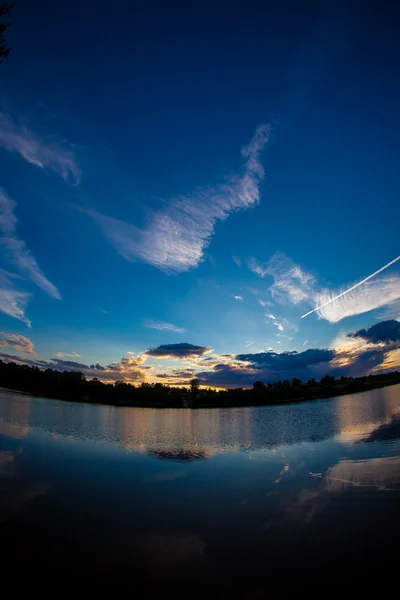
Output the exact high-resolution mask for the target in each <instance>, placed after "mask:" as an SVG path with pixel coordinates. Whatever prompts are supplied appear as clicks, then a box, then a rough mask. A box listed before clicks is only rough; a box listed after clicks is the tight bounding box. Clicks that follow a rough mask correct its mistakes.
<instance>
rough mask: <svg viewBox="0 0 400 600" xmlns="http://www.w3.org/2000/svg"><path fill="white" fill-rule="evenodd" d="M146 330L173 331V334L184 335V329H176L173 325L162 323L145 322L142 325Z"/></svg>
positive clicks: (176, 326)
mask: <svg viewBox="0 0 400 600" xmlns="http://www.w3.org/2000/svg"><path fill="white" fill-rule="evenodd" d="M144 326H145V327H147V328H148V329H158V330H159V331H173V332H175V333H184V332H185V331H186V329H184V328H183V327H178V325H174V324H173V323H165V322H164V321H146V322H145V324H144Z"/></svg>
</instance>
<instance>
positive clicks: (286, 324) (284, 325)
mask: <svg viewBox="0 0 400 600" xmlns="http://www.w3.org/2000/svg"><path fill="white" fill-rule="evenodd" d="M264 317H265V319H266V321H265V322H266V323H269V322H271V323H272V324H273V325H275V327H276V328H277V329H278V331H281V332H282V331H285V330H288V329H291V330H293V331H298V327H297V325H295V324H294V323H292V322H291V321H289V320H288V319H284V318H281V317H276V316H275V315H273V314H272V313H265V315H264Z"/></svg>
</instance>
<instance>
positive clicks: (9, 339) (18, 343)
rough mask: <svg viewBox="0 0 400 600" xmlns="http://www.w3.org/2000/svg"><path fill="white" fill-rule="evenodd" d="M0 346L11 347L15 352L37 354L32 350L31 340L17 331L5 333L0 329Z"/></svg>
mask: <svg viewBox="0 0 400 600" xmlns="http://www.w3.org/2000/svg"><path fill="white" fill-rule="evenodd" d="M0 347H1V348H12V349H13V350H16V351H17V352H22V353H23V354H31V355H32V356H37V355H36V352H35V351H34V347H35V346H34V345H33V342H31V340H30V339H28V338H27V337H25V336H24V335H20V334H19V333H7V332H6V331H0Z"/></svg>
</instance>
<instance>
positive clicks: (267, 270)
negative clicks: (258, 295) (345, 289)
mask: <svg viewBox="0 0 400 600" xmlns="http://www.w3.org/2000/svg"><path fill="white" fill-rule="evenodd" d="M248 266H249V269H250V270H251V271H252V272H253V273H255V274H256V275H258V276H259V277H265V276H266V275H269V276H270V277H272V278H273V280H274V282H273V284H272V285H271V287H270V292H271V294H272V297H273V298H274V299H275V300H276V301H277V302H279V303H281V304H285V303H286V302H288V301H289V302H292V303H293V304H297V303H299V302H302V301H305V300H307V299H308V298H310V297H311V294H312V291H313V286H314V284H315V279H314V277H313V276H312V275H311V274H310V273H307V272H306V271H304V270H303V269H302V268H301V267H300V266H299V265H296V264H295V263H294V262H293V261H292V259H291V258H289V257H288V256H286V255H285V254H283V253H282V252H277V253H276V254H274V255H273V256H272V257H271V258H270V259H269V261H268V262H267V263H265V264H262V263H260V262H259V261H257V260H255V259H251V260H250V261H249V263H248Z"/></svg>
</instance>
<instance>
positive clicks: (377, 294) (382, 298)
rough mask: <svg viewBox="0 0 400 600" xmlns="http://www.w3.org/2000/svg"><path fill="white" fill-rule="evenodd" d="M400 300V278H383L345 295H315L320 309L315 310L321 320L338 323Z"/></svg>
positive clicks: (323, 293)
mask: <svg viewBox="0 0 400 600" xmlns="http://www.w3.org/2000/svg"><path fill="white" fill-rule="evenodd" d="M399 298H400V277H399V276H393V277H382V278H380V279H375V280H373V281H367V282H366V283H363V285H362V286H361V287H358V288H357V289H354V290H352V291H348V292H346V293H345V294H342V293H339V294H338V291H337V290H332V291H331V290H326V291H323V292H321V293H318V294H316V295H315V304H316V305H317V307H319V308H317V309H314V310H316V312H317V314H318V316H319V317H320V318H322V319H326V320H327V321H329V322H330V323H337V322H338V321H341V320H342V319H344V318H345V317H352V316H354V315H360V314H362V313H366V312H370V311H371V310H375V309H376V308H381V307H382V306H386V305H390V304H391V303H392V302H395V301H396V300H398V299H399ZM314 310H313V311H311V312H314ZM304 316H306V315H304Z"/></svg>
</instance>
